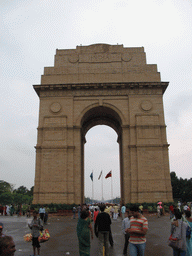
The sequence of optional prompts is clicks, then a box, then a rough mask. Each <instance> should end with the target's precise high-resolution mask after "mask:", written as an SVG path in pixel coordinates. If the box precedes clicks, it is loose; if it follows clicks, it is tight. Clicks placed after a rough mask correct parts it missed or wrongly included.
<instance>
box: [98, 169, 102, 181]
mask: <svg viewBox="0 0 192 256" xmlns="http://www.w3.org/2000/svg"><path fill="white" fill-rule="evenodd" d="M101 175H102V171H101V172H100V174H99V178H98V180H100V178H101Z"/></svg>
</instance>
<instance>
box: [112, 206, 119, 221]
mask: <svg viewBox="0 0 192 256" xmlns="http://www.w3.org/2000/svg"><path fill="white" fill-rule="evenodd" d="M113 208H114V213H113V219H114V220H117V217H118V213H119V209H118V206H117V204H115V205H114V207H113Z"/></svg>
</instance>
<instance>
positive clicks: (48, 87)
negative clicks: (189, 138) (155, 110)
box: [33, 82, 169, 95]
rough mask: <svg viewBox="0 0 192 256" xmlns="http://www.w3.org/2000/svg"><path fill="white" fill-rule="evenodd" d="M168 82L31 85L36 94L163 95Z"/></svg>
mask: <svg viewBox="0 0 192 256" xmlns="http://www.w3.org/2000/svg"><path fill="white" fill-rule="evenodd" d="M168 84H169V82H117V83H114V82H113V83H110V82H109V83H75V84H73V83H69V84H39V85H33V88H34V89H35V91H36V93H37V94H38V95H39V93H40V91H45V90H50V91H53V90H90V89H91V90H98V89H103V90H106V89H110V90H116V89H118V90H121V89H147V88H148V89H157V88H160V89H162V92H163V93H164V92H165V90H166V88H167V86H168Z"/></svg>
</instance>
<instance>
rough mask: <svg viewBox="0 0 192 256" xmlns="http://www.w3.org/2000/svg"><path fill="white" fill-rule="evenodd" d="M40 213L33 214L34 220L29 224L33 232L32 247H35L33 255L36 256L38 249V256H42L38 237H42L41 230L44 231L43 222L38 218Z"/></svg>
mask: <svg viewBox="0 0 192 256" xmlns="http://www.w3.org/2000/svg"><path fill="white" fill-rule="evenodd" d="M37 215H38V212H37V211H34V212H33V220H32V221H31V224H29V228H30V229H31V230H32V246H33V255H32V256H35V255H36V248H37V256H39V255H40V244H39V241H38V237H39V235H40V233H39V230H42V229H43V222H42V220H41V219H40V218H37Z"/></svg>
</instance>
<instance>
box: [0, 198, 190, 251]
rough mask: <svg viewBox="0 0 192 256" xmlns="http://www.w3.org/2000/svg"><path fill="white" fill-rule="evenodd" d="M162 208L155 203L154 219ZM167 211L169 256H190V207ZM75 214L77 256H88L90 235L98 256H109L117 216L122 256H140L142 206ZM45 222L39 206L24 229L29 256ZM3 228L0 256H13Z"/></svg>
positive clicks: (109, 207) (98, 207) (173, 207)
mask: <svg viewBox="0 0 192 256" xmlns="http://www.w3.org/2000/svg"><path fill="white" fill-rule="evenodd" d="M160 206H161V207H160ZM162 208H163V207H162V202H158V204H157V216H158V217H160V216H162V215H163V210H161V209H162ZM158 209H160V210H158ZM158 211H159V213H158ZM169 211H170V227H171V228H170V237H169V238H168V241H169V246H171V247H172V248H173V256H192V235H191V229H192V217H191V212H192V208H191V204H189V203H183V204H181V203H180V202H178V204H177V205H170V207H169ZM76 214H77V217H78V222H77V237H78V241H79V255H80V256H89V255H90V247H91V239H93V237H94V236H93V234H94V233H95V236H96V239H98V256H99V255H102V256H103V255H106V256H108V255H109V246H112V247H113V243H114V241H113V235H112V232H111V224H112V220H113V221H117V218H118V216H120V217H121V221H122V223H121V229H122V230H121V232H122V234H123V236H124V246H123V248H122V253H123V255H127V253H128V250H129V255H130V256H144V254H145V247H146V234H147V231H148V220H147V218H146V217H144V216H143V206H142V205H140V206H137V205H132V207H130V209H127V208H126V206H125V205H124V204H123V205H122V206H121V207H120V206H119V205H105V204H102V203H101V204H99V205H94V206H92V205H90V206H87V205H86V204H84V205H82V206H81V205H79V206H78V207H77V208H76V207H74V208H73V218H76ZM38 216H39V217H38ZM47 218H48V215H47V214H46V209H45V207H44V206H43V205H41V206H40V208H39V210H38V211H33V220H32V221H31V223H30V224H29V225H28V226H29V228H30V229H31V233H32V246H33V255H37V256H38V255H40V244H39V241H38V237H39V234H40V231H41V230H42V229H43V225H44V224H46V222H47ZM3 228H4V224H3V223H0V256H11V255H14V253H15V251H16V248H15V243H14V241H13V238H12V237H11V236H9V235H5V234H4V232H3Z"/></svg>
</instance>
